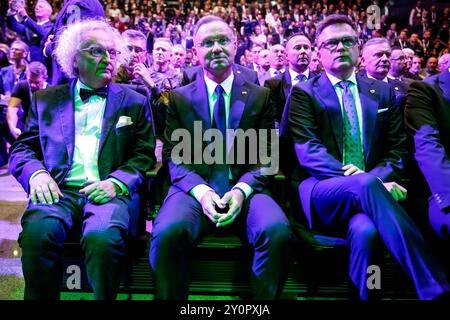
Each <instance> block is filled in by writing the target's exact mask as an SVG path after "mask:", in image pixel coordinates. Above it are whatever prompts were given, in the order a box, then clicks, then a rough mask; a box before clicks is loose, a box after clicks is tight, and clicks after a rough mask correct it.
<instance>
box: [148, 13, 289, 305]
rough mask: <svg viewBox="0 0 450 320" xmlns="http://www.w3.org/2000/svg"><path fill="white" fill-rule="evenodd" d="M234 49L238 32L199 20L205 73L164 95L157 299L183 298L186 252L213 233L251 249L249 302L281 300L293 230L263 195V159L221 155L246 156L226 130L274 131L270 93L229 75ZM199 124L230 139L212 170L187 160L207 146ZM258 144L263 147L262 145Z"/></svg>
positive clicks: (154, 261)
mask: <svg viewBox="0 0 450 320" xmlns="http://www.w3.org/2000/svg"><path fill="white" fill-rule="evenodd" d="M236 48H237V40H236V33H235V31H234V29H232V28H230V26H229V25H228V24H227V23H226V22H225V21H224V20H222V19H221V18H219V17H216V16H205V17H203V18H201V19H200V20H199V21H198V23H197V25H196V29H195V32H194V50H195V53H196V55H197V56H198V58H199V60H200V63H201V66H202V69H203V74H202V75H201V76H199V77H197V79H196V80H195V82H193V83H191V84H189V85H187V86H184V87H181V88H178V89H175V90H173V91H171V92H170V95H169V99H170V103H169V109H168V111H167V122H166V124H167V125H166V130H165V141H164V155H165V159H167V161H168V164H169V168H170V179H171V183H172V185H171V187H170V189H169V191H168V195H167V197H166V199H165V201H164V203H163V205H162V207H161V209H160V211H159V212H158V215H157V217H156V219H155V222H154V225H153V231H152V236H151V246H150V264H151V266H152V269H153V271H154V273H155V277H156V298H157V299H187V297H188V288H189V274H188V271H187V270H188V269H189V268H188V254H189V251H190V249H192V247H193V246H195V244H196V243H197V242H198V240H199V239H201V238H202V237H203V236H205V235H206V234H208V233H211V232H237V233H238V234H239V235H243V236H244V238H245V241H246V242H248V243H249V244H250V246H251V247H252V248H253V250H254V258H253V265H252V275H251V278H252V280H253V281H252V284H253V285H252V296H251V298H254V299H275V298H278V297H279V296H280V294H281V292H282V289H283V286H284V283H285V281H286V277H287V271H288V266H289V249H290V240H291V229H290V226H289V222H288V220H287V218H286V216H285V214H284V213H283V211H282V210H281V208H280V207H279V206H278V204H276V202H275V201H274V200H273V199H272V197H271V196H270V195H269V193H268V191H267V183H268V179H269V172H267V171H266V169H267V167H265V166H264V165H262V163H261V162H260V161H257V163H255V164H251V163H250V161H249V160H248V158H246V159H247V160H245V161H244V163H237V162H236V161H232V163H230V162H229V161H228V160H229V157H230V155H229V154H228V156H227V157H226V158H227V159H224V158H225V157H224V156H223V155H225V154H226V153H227V151H228V150H231V149H233V150H235V149H236V150H237V151H235V152H234V155H235V156H236V155H239V154H241V155H242V152H247V153H246V154H247V155H249V156H250V154H249V152H250V148H251V146H250V144H249V143H248V142H247V143H245V146H242V145H241V146H240V147H239V146H237V144H236V141H235V140H234V139H232V137H230V135H227V134H226V132H225V131H226V130H227V128H228V129H233V130H236V129H242V130H244V131H246V130H248V129H251V130H269V131H271V132H272V131H273V130H272V129H273V128H274V123H273V115H272V107H271V105H270V97H269V90H267V89H265V88H261V87H259V86H257V85H255V84H253V83H251V82H250V81H245V80H244V79H243V78H242V77H239V76H237V75H235V73H234V72H233V61H234V55H235V54H236ZM198 123H201V124H202V127H203V128H214V129H215V132H217V131H219V132H220V133H221V136H222V137H226V139H225V140H228V139H230V140H231V141H230V140H228V141H226V142H225V143H223V139H221V142H222V143H223V145H224V146H227V147H224V148H223V149H224V150H222V152H220V150H215V152H218V153H219V154H222V157H221V156H217V158H216V159H219V160H217V161H213V163H211V164H208V163H207V162H206V159H203V157H202V159H201V161H200V162H195V163H194V162H192V159H191V158H192V157H191V156H192V155H194V152H196V151H195V150H197V148H198V147H202V148H205V150H206V149H207V148H210V147H211V145H208V144H207V143H206V141H202V140H203V139H200V141H198V140H196V139H195V137H194V127H195V125H196V124H198ZM180 128H181V129H182V130H183V132H184V131H188V132H189V134H190V136H189V137H187V139H188V140H189V141H192V143H193V144H190V147H189V148H188V149H187V150H184V151H183V154H184V153H185V152H186V153H187V154H188V155H187V157H188V159H187V160H186V161H184V160H183V159H180V158H179V156H178V155H176V154H174V152H175V150H174V148H175V147H176V142H175V141H174V140H173V138H172V137H173V135H174V134H176V133H177V129H180ZM272 134H274V133H273V132H272ZM218 139H220V138H218ZM257 140H258V141H259V146H260V147H261V146H262V144H265V142H263V141H261V139H257ZM228 146H230V148H228ZM267 147H268V148H270V145H268V146H267ZM244 148H245V150H244ZM218 149H220V147H218ZM184 156H185V155H183V158H184ZM180 160H181V161H180ZM272 169H273V168H272ZM272 173H273V174H275V172H272ZM272 173H271V174H272Z"/></svg>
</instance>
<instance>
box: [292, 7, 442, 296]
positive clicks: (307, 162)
mask: <svg viewBox="0 0 450 320" xmlns="http://www.w3.org/2000/svg"><path fill="white" fill-rule="evenodd" d="M316 40H317V47H318V48H319V56H320V58H321V61H322V64H323V67H324V69H325V72H324V73H322V75H321V76H320V77H316V78H313V79H312V80H310V81H306V82H301V83H300V84H298V85H297V86H294V87H293V88H292V92H291V98H290V112H289V130H290V133H291V135H292V137H293V140H294V145H295V151H296V154H297V157H298V161H299V164H300V167H299V168H298V169H299V173H298V177H299V181H300V184H299V187H298V193H299V196H300V201H301V206H302V209H303V212H304V214H305V216H306V218H307V220H308V223H309V227H310V228H311V229H312V228H314V230H316V231H319V232H324V233H326V234H331V235H333V236H339V237H344V238H346V240H347V242H348V245H349V250H350V263H349V273H350V278H351V280H352V281H353V283H354V284H355V286H356V287H357V288H358V290H359V294H360V298H361V299H369V298H376V297H377V296H378V294H379V292H377V290H369V289H368V286H367V284H366V283H367V279H368V273H367V272H368V267H369V266H370V265H374V264H375V265H377V264H378V263H377V262H379V261H378V259H377V257H378V254H377V253H379V250H380V241H383V242H384V244H385V245H386V247H387V249H388V250H389V252H390V253H391V254H392V255H393V257H394V258H395V259H396V260H397V261H398V262H399V264H400V265H401V267H402V268H403V269H404V270H405V271H406V273H407V274H408V275H409V276H410V277H411V278H412V281H413V283H414V285H415V288H416V291H417V293H418V296H419V298H420V299H435V298H439V299H442V298H444V299H445V298H447V297H448V294H449V290H450V286H449V284H448V282H447V279H446V277H445V274H444V271H443V268H442V267H441V265H440V263H439V261H438V259H437V258H436V257H435V256H434V255H433V252H432V250H431V247H430V246H429V245H428V244H427V243H426V242H425V240H424V238H423V236H422V235H421V233H420V231H419V229H418V228H417V227H416V225H415V224H414V223H413V221H412V220H411V219H410V217H409V216H408V214H407V213H406V212H405V211H404V210H403V209H402V207H401V206H400V205H399V204H398V203H397V202H398V201H402V200H403V199H405V197H406V189H404V188H403V187H402V186H401V185H400V181H401V179H402V176H403V175H404V159H405V156H406V154H407V151H406V146H405V142H406V135H405V132H404V130H403V126H402V115H401V112H400V108H399V107H398V106H397V105H396V100H395V94H394V90H393V88H392V87H391V86H389V85H388V84H385V83H383V82H381V81H377V80H373V79H369V78H366V77H362V76H356V75H355V65H356V63H357V59H358V56H359V48H358V42H357V34H356V31H355V26H354V24H353V22H352V21H351V20H350V19H349V18H348V17H346V16H344V15H338V14H333V15H330V16H328V17H327V18H326V19H325V20H324V21H322V22H321V23H320V25H319V26H318V28H317V39H316ZM378 265H379V264H378Z"/></svg>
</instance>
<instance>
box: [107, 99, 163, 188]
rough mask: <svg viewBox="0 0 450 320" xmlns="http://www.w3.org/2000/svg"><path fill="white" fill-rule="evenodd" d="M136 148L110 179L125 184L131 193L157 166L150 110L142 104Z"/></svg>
mask: <svg viewBox="0 0 450 320" xmlns="http://www.w3.org/2000/svg"><path fill="white" fill-rule="evenodd" d="M136 121H137V126H136V132H135V139H136V143H135V147H134V150H133V153H132V155H131V156H130V158H129V159H128V160H127V161H126V162H125V163H124V164H123V165H121V166H120V167H118V168H117V169H116V170H115V171H113V172H112V173H110V174H109V175H108V178H110V177H112V178H115V179H117V180H119V181H121V182H122V183H124V184H125V185H126V186H127V187H128V190H129V191H130V192H131V193H134V192H135V191H136V189H137V188H138V187H139V186H140V185H141V183H142V181H143V179H144V177H145V174H146V172H147V171H149V170H150V169H151V168H152V167H153V166H154V164H155V162H156V160H155V152H154V151H155V136H154V134H153V129H152V121H151V119H150V114H149V110H148V108H147V107H146V104H145V103H144V104H141V105H140V106H139V109H138V114H137V116H136Z"/></svg>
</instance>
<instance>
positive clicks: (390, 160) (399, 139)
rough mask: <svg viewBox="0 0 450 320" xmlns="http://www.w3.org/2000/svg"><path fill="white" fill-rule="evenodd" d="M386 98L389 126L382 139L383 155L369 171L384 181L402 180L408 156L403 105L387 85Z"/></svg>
mask: <svg viewBox="0 0 450 320" xmlns="http://www.w3.org/2000/svg"><path fill="white" fill-rule="evenodd" d="M388 97H389V98H388V100H387V102H386V103H387V107H388V111H387V112H388V116H389V120H388V121H389V126H388V129H387V132H386V139H385V141H384V150H385V151H384V155H383V156H382V158H381V160H380V161H379V163H378V164H377V165H376V166H375V167H374V168H373V169H372V170H370V171H369V173H371V174H373V175H375V176H377V177H379V178H380V179H381V180H383V181H384V182H388V181H397V182H399V183H400V182H402V181H404V180H405V179H406V178H407V175H406V170H405V160H406V159H407V156H408V151H407V148H406V132H405V129H404V125H403V114H402V110H403V107H402V106H401V105H400V104H397V100H396V98H395V91H394V89H393V88H392V87H389V94H388Z"/></svg>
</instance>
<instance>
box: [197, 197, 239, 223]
mask: <svg viewBox="0 0 450 320" xmlns="http://www.w3.org/2000/svg"><path fill="white" fill-rule="evenodd" d="M244 200H245V197H244V194H243V193H242V192H241V191H240V190H239V189H233V190H231V191H228V192H227V193H225V194H224V195H223V197H222V198H220V197H219V195H218V194H217V193H215V192H214V191H212V190H210V191H208V192H206V193H205V194H204V195H203V197H202V199H201V206H202V209H203V213H204V214H205V215H206V216H207V217H208V218H209V220H211V221H212V222H213V223H214V224H215V225H216V227H224V226H226V225H229V224H231V223H232V222H233V221H234V220H235V219H236V217H237V216H238V215H239V213H240V212H241V210H242V204H243V203H244ZM227 205H228V206H229V208H228V211H227V212H224V213H220V212H217V210H216V206H217V207H218V208H220V209H225V208H226V207H227ZM219 211H220V210H219Z"/></svg>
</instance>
